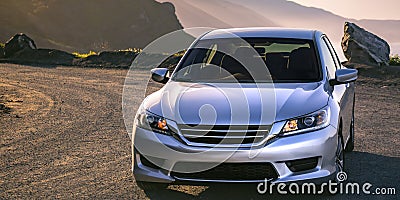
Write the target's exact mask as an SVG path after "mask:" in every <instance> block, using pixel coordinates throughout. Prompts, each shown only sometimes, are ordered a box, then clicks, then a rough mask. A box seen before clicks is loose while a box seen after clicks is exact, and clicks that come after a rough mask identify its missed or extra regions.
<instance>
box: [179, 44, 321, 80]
mask: <svg viewBox="0 0 400 200" xmlns="http://www.w3.org/2000/svg"><path fill="white" fill-rule="evenodd" d="M266 69H268V72H269V73H267V72H266ZM269 74H270V75H269ZM172 80H174V81H184V82H255V81H257V82H271V81H273V82H315V81H319V80H321V72H320V67H318V64H317V57H316V54H315V48H314V43H313V41H312V40H301V39H276V38H239V39H238V38H229V39H209V40H200V41H199V42H198V43H197V44H196V45H195V46H194V47H193V48H192V49H190V50H189V51H188V52H187V54H186V55H185V56H184V58H183V60H182V62H181V63H180V65H179V66H177V69H176V70H175V73H174V74H173V76H172Z"/></svg>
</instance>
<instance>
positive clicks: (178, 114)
mask: <svg viewBox="0 0 400 200" xmlns="http://www.w3.org/2000/svg"><path fill="white" fill-rule="evenodd" d="M328 98H329V96H328V94H327V92H326V91H324V85H323V84H322V83H319V82H318V83H276V84H271V83H268V84H266V83H264V84H259V85H258V87H256V85H255V84H247V83H244V84H233V83H232V84H230V83H222V84H200V83H185V82H169V83H167V84H166V85H165V86H164V87H163V88H162V89H161V90H159V91H158V92H155V93H153V94H151V95H149V96H148V97H147V98H146V99H145V101H144V104H143V106H144V108H145V109H146V110H148V111H150V112H152V113H154V114H157V115H161V116H163V117H165V118H167V119H171V120H174V121H176V122H177V123H178V124H221V125H222V124H225V125H228V124H232V125H234V124H237V125H245V124H248V125H251V124H254V125H259V124H272V123H273V122H276V121H281V120H285V119H290V118H294V117H297V116H301V115H305V114H308V113H311V112H314V111H316V110H318V109H321V108H322V107H324V106H326V105H327V102H328Z"/></svg>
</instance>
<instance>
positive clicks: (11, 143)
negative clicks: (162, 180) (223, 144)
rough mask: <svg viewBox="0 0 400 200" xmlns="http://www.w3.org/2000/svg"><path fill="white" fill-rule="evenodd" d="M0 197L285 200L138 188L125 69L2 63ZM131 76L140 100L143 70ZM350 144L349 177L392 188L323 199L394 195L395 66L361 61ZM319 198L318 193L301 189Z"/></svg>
mask: <svg viewBox="0 0 400 200" xmlns="http://www.w3.org/2000/svg"><path fill="white" fill-rule="evenodd" d="M0 72H1V74H0V108H1V109H0V119H1V121H0V137H1V140H0V158H1V159H0V167H1V171H0V199H20V198H22V199H32V198H33V199H39V198H46V199H47V198H49V199H53V198H62V199H75V198H79V199H81V198H98V199H100V198H101V199H103V198H104V199H110V198H112V199H115V198H117V199H147V198H150V199H224V198H229V199H268V198H275V199H287V198H288V197H289V198H299V196H288V195H272V196H271V195H258V194H256V187H255V186H254V185H212V186H210V187H199V186H196V187H191V186H173V187H169V189H168V190H166V191H163V192H155V193H144V192H143V191H142V190H141V189H139V188H138V187H137V186H136V184H135V183H134V179H133V177H132V175H131V171H130V168H131V167H130V163H131V160H130V152H131V149H130V139H129V136H128V134H126V131H125V128H124V122H123V118H122V112H121V95H122V87H123V84H124V79H125V76H126V73H127V70H114V69H84V68H74V67H30V66H21V65H13V64H0ZM135 73H136V74H137V76H136V79H135V80H133V84H134V85H135V89H136V90H137V91H138V98H137V100H136V101H135V102H137V103H139V102H140V101H141V98H142V95H141V94H143V91H144V87H145V83H146V81H147V79H148V73H147V72H146V71H143V70H136V71H135ZM360 73H361V76H360V78H359V80H358V82H357V97H356V98H357V101H356V146H355V151H354V152H352V153H349V154H346V169H347V170H346V171H347V174H348V177H349V178H348V180H349V181H350V182H359V183H364V182H370V183H371V184H372V185H373V187H394V188H396V193H397V195H388V196H384V195H381V196H376V195H369V196H358V195H335V196H329V195H328V196H323V197H320V198H321V199H342V198H346V199H358V198H363V199H375V198H377V197H378V198H387V199H396V198H397V199H398V198H399V193H400V186H399V178H400V173H399V167H398V166H400V148H399V147H400V136H399V134H400V127H399V126H398V124H399V119H400V103H399V102H400V70H399V68H396V67H387V68H385V70H376V69H373V68H370V67H367V66H362V68H361V69H360ZM301 198H305V199H315V198H316V197H315V196H302V197H301Z"/></svg>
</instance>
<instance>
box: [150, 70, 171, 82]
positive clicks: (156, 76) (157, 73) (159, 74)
mask: <svg viewBox="0 0 400 200" xmlns="http://www.w3.org/2000/svg"><path fill="white" fill-rule="evenodd" d="M167 74H168V69H167V68H154V69H152V70H151V79H153V81H155V82H159V83H167V82H168V80H169V78H168V77H167Z"/></svg>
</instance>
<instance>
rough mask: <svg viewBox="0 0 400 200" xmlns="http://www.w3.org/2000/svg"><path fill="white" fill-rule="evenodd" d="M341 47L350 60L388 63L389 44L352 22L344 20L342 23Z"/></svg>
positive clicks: (367, 62) (364, 62) (369, 63)
mask: <svg viewBox="0 0 400 200" xmlns="http://www.w3.org/2000/svg"><path fill="white" fill-rule="evenodd" d="M342 48H343V52H344V55H345V56H346V58H347V59H348V60H349V61H350V62H353V63H363V64H368V65H389V53H390V47H389V44H388V43H387V42H386V41H385V40H383V39H382V38H380V37H378V36H377V35H375V34H373V33H370V32H368V31H366V30H365V29H363V28H361V27H359V26H357V25H356V24H354V23H351V22H346V23H345V24H344V36H343V38H342Z"/></svg>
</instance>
